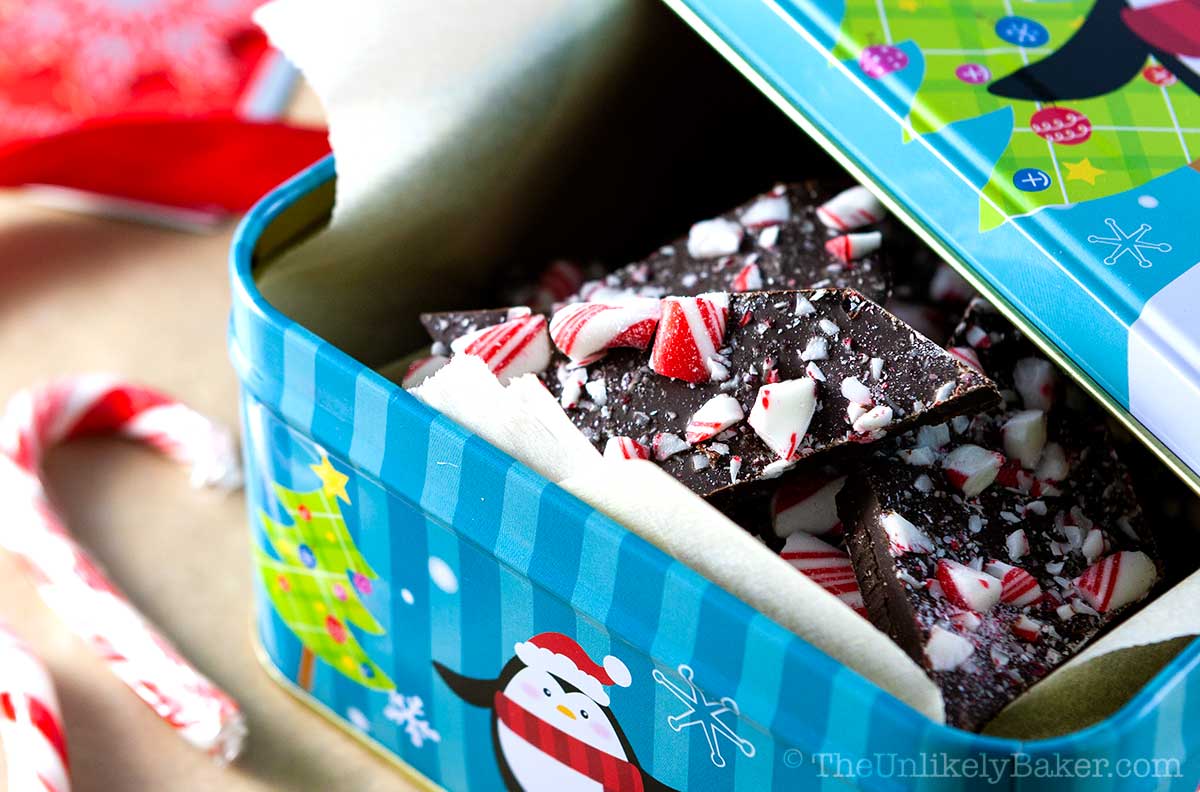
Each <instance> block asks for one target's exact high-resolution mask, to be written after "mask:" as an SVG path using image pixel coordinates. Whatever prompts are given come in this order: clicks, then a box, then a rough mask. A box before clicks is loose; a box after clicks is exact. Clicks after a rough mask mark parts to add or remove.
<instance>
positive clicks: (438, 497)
mask: <svg viewBox="0 0 1200 792" xmlns="http://www.w3.org/2000/svg"><path fill="white" fill-rule="evenodd" d="M333 178H334V168H333V161H332V159H327V160H325V161H323V162H321V163H318V164H317V165H315V166H314V167H313V168H311V169H310V170H308V171H306V172H304V173H302V174H300V175H299V176H298V177H296V178H295V179H293V180H292V181H291V182H289V183H287V184H285V185H283V186H281V187H280V188H279V189H278V190H277V191H275V192H274V193H273V194H272V195H270V196H268V197H267V198H266V199H265V200H264V201H263V202H262V203H261V204H260V205H259V206H258V207H257V208H256V209H255V210H254V211H253V212H252V213H251V214H250V215H249V216H248V217H247V218H246V220H245V221H244V223H243V225H242V227H241V229H240V230H239V232H238V235H237V238H236V240H235V244H234V247H233V251H232V260H231V273H232V281H233V313H232V320H231V328H230V351H231V357H232V359H233V362H234V365H235V368H236V370H237V373H238V376H239V379H240V382H241V400H242V401H241V410H242V420H243V428H244V432H243V438H244V439H243V442H244V452H245V463H246V494H247V500H248V505H249V520H250V525H251V530H252V531H253V534H254V547H255V569H256V586H255V592H256V598H257V603H256V604H257V611H256V612H257V619H256V634H257V639H258V641H259V643H260V649H261V656H262V658H263V661H264V663H265V664H266V665H267V667H268V669H269V670H270V671H271V673H272V674H273V676H275V677H276V678H278V679H279V680H280V681H281V682H283V683H284V684H285V685H286V686H287V687H289V688H290V689H292V690H293V692H295V693H296V694H297V695H299V696H300V697H301V698H303V699H304V700H305V701H307V702H308V703H310V704H312V705H313V706H314V707H315V708H316V709H318V710H319V711H321V712H322V713H323V714H325V715H327V716H329V717H331V718H333V719H335V720H336V721H338V722H339V723H340V724H341V725H342V726H343V727H344V728H346V729H348V730H350V731H352V732H353V733H355V734H356V735H357V736H359V737H361V738H362V739H363V740H364V741H367V742H368V743H370V744H372V745H373V746H374V747H375V748H377V749H378V750H380V751H382V752H384V753H386V754H388V755H389V756H391V757H393V758H395V759H397V760H398V761H399V762H401V763H403V764H404V765H406V766H407V767H409V768H411V769H412V770H413V771H415V772H416V773H418V774H419V775H420V776H423V777H424V778H425V779H427V780H428V781H430V782H432V783H434V784H438V785H441V786H444V787H446V788H448V789H454V790H467V789H470V790H490V789H502V788H504V787H505V785H506V784H508V785H510V786H512V785H513V784H514V783H524V784H525V785H526V786H527V787H529V788H537V783H535V781H531V779H534V780H536V779H539V778H543V777H544V778H548V779H549V778H551V777H550V776H548V775H544V774H542V773H541V772H540V771H539V769H538V765H537V762H539V761H543V760H544V757H541V756H540V755H539V752H538V751H533V752H529V751H526V752H524V753H521V752H517V753H514V752H512V751H511V750H508V749H507V748H506V747H505V744H504V743H503V741H501V740H500V739H498V738H497V737H496V736H495V735H496V731H497V726H496V724H495V707H494V702H495V697H494V694H495V692H496V690H498V689H499V690H501V692H503V685H502V684H500V683H497V682H495V680H497V678H498V677H500V676H501V675H502V673H503V672H504V671H505V669H506V668H508V670H509V671H510V672H511V671H512V670H513V669H514V665H513V664H514V662H517V661H514V657H515V656H516V652H517V648H516V647H517V645H518V644H523V643H525V642H527V641H529V639H531V638H532V637H534V636H537V635H540V634H544V633H555V634H559V635H561V636H565V637H566V638H569V639H571V640H573V641H575V642H576V643H578V645H579V646H580V647H582V649H583V650H584V651H585V652H586V653H587V654H588V655H589V656H590V657H592V658H594V659H596V660H597V661H598V662H599V660H600V658H604V657H606V656H609V655H611V656H612V657H615V658H618V659H619V660H620V661H621V663H622V664H623V665H624V666H625V668H626V669H627V670H628V672H629V673H628V677H629V680H628V681H629V684H628V686H626V687H620V686H618V685H611V686H609V687H608V688H606V692H607V693H608V696H609V699H610V700H609V703H608V706H607V707H603V708H600V707H596V708H593V710H592V717H595V718H600V717H601V715H603V718H604V720H605V722H606V723H608V724H609V725H610V726H611V728H612V729H613V730H614V731H615V732H617V733H619V734H620V735H623V740H622V741H621V746H622V747H621V749H619V751H617V752H618V753H620V754H621V756H620V758H621V759H622V762H616V763H610V765H611V767H613V768H616V770H618V771H620V772H622V773H625V774H626V775H622V776H621V778H622V779H625V780H624V782H622V783H628V784H630V787H629V788H634V786H636V785H637V784H640V786H641V788H643V789H651V788H659V785H661V786H665V787H667V788H673V789H706V790H707V789H713V790H720V789H741V790H763V789H781V790H782V789H788V790H791V789H840V788H846V789H851V788H858V789H867V790H893V789H930V790H934V789H936V790H971V789H995V788H1001V789H1020V790H1034V789H1056V790H1061V789H1078V790H1088V791H1089V792H1093V791H1094V790H1101V789H1120V790H1138V789H1170V790H1188V792H1191V790H1193V789H1194V786H1195V778H1197V777H1200V670H1197V665H1200V642H1197V643H1193V644H1192V645H1191V646H1189V647H1188V648H1187V649H1186V650H1185V651H1184V652H1183V653H1182V654H1180V655H1179V656H1178V657H1177V658H1176V659H1175V660H1174V661H1172V662H1171V664H1170V665H1169V666H1168V667H1167V668H1166V669H1164V670H1163V671H1162V672H1161V673H1160V674H1159V675H1158V676H1157V677H1156V678H1155V679H1154V680H1153V681H1152V682H1151V683H1150V684H1149V685H1148V686H1147V687H1146V688H1145V689H1144V690H1143V691H1142V692H1141V693H1139V694H1138V695H1137V696H1136V697H1135V698H1134V700H1132V701H1131V702H1130V703H1129V704H1128V705H1126V706H1125V707H1124V708H1122V709H1121V710H1120V711H1119V712H1117V713H1116V714H1115V715H1113V716H1112V717H1110V718H1108V719H1107V720H1105V721H1104V722H1102V723H1100V724H1098V725H1096V726H1094V727H1092V728H1089V729H1088V730H1086V731H1085V732H1081V733H1077V734H1073V735H1069V736H1066V737H1063V738H1059V739H1054V740H1045V741H1039V742H1029V743H1022V742H1017V741H1012V740H1001V739H996V738H989V737H982V736H978V735H974V734H969V733H966V732H962V731H959V730H956V729H951V728H947V727H945V726H942V725H939V724H936V723H933V722H932V721H930V720H929V719H928V718H926V717H924V716H922V715H920V714H918V713H917V712H915V711H914V710H912V709H910V708H909V707H907V706H906V705H904V704H902V703H900V702H899V701H898V700H896V699H895V698H893V697H892V696H891V695H889V694H887V693H885V692H883V691H881V690H880V689H879V688H878V687H876V686H875V685H873V684H872V683H869V682H867V681H866V680H864V679H863V678H862V677H860V676H859V675H858V674H856V673H855V672H853V671H851V670H849V669H847V668H845V667H843V666H841V665H839V664H837V663H835V662H834V661H832V660H831V659H830V658H829V657H827V656H826V655H824V654H823V653H822V652H820V651H817V650H815V649H814V648H812V647H811V646H809V645H808V644H806V643H805V642H804V641H802V640H801V639H799V638H797V637H796V636H795V635H793V634H792V633H790V632H788V631H786V630H784V629H783V628H781V627H780V626H778V625H777V624H775V623H774V622H772V621H771V620H769V619H767V618H766V617H764V616H762V615H761V614H758V613H756V612H754V611H752V610H751V609H750V608H749V607H747V606H746V605H745V604H743V603H742V602H741V601H739V600H737V599H735V598H734V597H732V596H731V595H729V594H728V593H726V592H725V591H723V590H722V589H720V588H718V587H717V586H715V585H713V584H712V583H710V582H708V581H707V580H705V579H704V578H702V577H700V576H699V575H697V574H696V573H694V572H692V571H691V570H690V569H688V568H687V567H685V566H683V565H682V564H680V563H679V562H678V561H675V560H674V559H672V558H670V557H668V556H666V555H665V554H663V553H662V552H660V551H659V550H657V549H656V548H654V547H653V546H651V545H649V544H648V543H646V542H644V541H643V540H641V539H640V538H638V537H637V536H635V535H633V534H631V533H629V532H628V531H626V530H625V529H623V528H622V527H621V526H619V525H617V524H615V523H614V522H612V521H611V520H609V519H608V518H606V517H605V516H603V515H602V514H600V513H598V512H596V511H594V510H593V509H591V508H590V507H588V506H587V505H586V504H584V503H582V502H580V501H579V500H577V499H575V498H574V497H573V496H571V495H569V494H567V493H566V492H564V491H562V490H561V489H559V488H558V487H556V486H554V485H552V484H550V483H548V482H547V481H546V480H544V479H543V478H541V477H540V476H539V475H537V474H536V473H534V472H532V471H530V470H529V469H527V468H525V467H524V466H522V465H520V464H519V463H516V462H515V461H514V460H512V459H511V458H510V457H508V456H507V455H505V454H504V453H502V452H500V451H499V450H498V449H496V448H494V447H492V446H490V445H489V444H487V443H485V442H484V441H482V440H481V439H479V438H478V437H476V436H473V435H471V434H470V433H468V432H467V431H465V430H463V429H462V428H460V427H458V426H457V425H456V424H454V423H452V422H451V421H449V420H448V419H446V418H445V417H443V416H441V415H439V414H438V413H436V412H434V411H432V410H430V409H429V408H427V407H425V406H424V405H422V404H421V403H419V402H418V401H417V400H416V399H414V398H413V397H412V396H410V395H409V394H408V393H406V392H405V391H403V390H402V389H401V388H399V387H398V386H396V385H394V384H392V383H390V382H389V381H387V380H385V379H384V378H382V377H381V376H379V375H378V374H377V373H375V372H374V371H373V370H371V369H369V368H368V367H366V366H364V365H362V364H360V363H358V362H357V361H355V360H354V359H352V358H351V357H349V356H348V355H346V354H345V353H343V352H341V351H340V350H339V349H337V348H336V347H335V346H333V345H332V344H330V343H328V342H327V341H325V340H323V339H322V338H319V337H317V336H316V335H314V334H313V333H312V332H310V331H309V330H307V329H306V328H305V327H303V326H301V325H299V324H297V323H295V322H294V321H292V320H291V319H289V318H287V317H286V316H284V315H282V314H281V313H279V312H278V311H276V310H275V309H274V308H273V307H272V306H271V305H270V304H269V303H268V302H267V301H266V300H265V299H264V298H263V296H262V294H261V293H260V291H259V289H258V288H257V286H256V282H255V272H256V266H259V265H261V264H262V263H263V262H264V261H266V260H268V259H269V258H270V257H271V256H273V255H276V254H277V253H278V252H279V251H280V250H282V249H286V248H287V247H288V246H289V245H290V244H292V243H293V242H295V241H297V240H298V239H299V238H300V237H301V236H302V235H303V233H305V232H306V231H308V230H311V229H312V228H313V227H314V226H315V225H319V224H320V222H321V221H322V218H323V217H324V216H326V214H327V212H328V209H329V206H330V204H331V201H332V191H331V190H330V187H331V184H332V180H333ZM306 504H307V505H306ZM301 507H303V508H301ZM448 674H449V675H448ZM459 677H465V678H470V679H472V680H475V681H474V682H473V683H464V682H462V681H461V679H459ZM448 679H456V680H458V682H456V686H451V684H448ZM510 692H512V691H510ZM472 701H474V703H472ZM481 702H482V704H481ZM589 706H590V705H589ZM539 728H542V727H539ZM545 728H546V732H545V734H547V735H549V737H547V738H546V741H545V744H546V745H547V746H548V747H547V748H546V749H545V751H541V752H540V753H549V754H551V755H553V754H554V751H555V748H554V745H553V741H554V740H559V741H560V742H561V744H562V745H565V746H567V747H566V748H562V750H564V751H567V752H568V753H569V751H570V750H578V751H579V756H582V757H583V759H581V760H580V761H581V762H583V765H581V767H583V769H582V770H581V771H579V772H577V773H575V775H570V774H568V775H567V776H565V777H566V778H567V780H566V781H564V780H563V778H562V777H557V780H553V786H555V787H557V788H558V789H556V792H561V789H564V788H566V789H575V788H579V789H585V788H588V789H591V788H598V787H599V785H600V782H598V781H596V780H595V778H596V777H597V776H596V772H603V771H602V770H600V771H595V768H594V767H593V768H592V769H593V770H594V771H595V772H592V774H591V775H589V772H591V771H589V770H588V769H587V767H586V763H587V761H589V757H591V758H593V759H594V756H593V755H592V754H591V753H590V752H588V751H587V750H585V749H578V747H577V746H576V748H572V747H571V746H572V745H573V744H572V743H570V742H569V741H565V740H562V738H559V737H558V734H559V730H557V729H555V728H549V727H545ZM560 748H561V746H560ZM609 755H610V756H611V755H613V754H612V753H610V754H609ZM1155 757H1165V758H1169V759H1171V760H1173V761H1174V764H1172V765H1169V766H1166V767H1165V768H1159V770H1165V771H1166V774H1165V775H1164V774H1163V773H1162V772H1158V773H1156V774H1154V775H1152V774H1149V773H1147V774H1142V773H1141V772H1140V771H1143V770H1148V769H1149V766H1148V765H1146V764H1145V763H1146V762H1149V761H1151V760H1153V759H1154V758H1155ZM1123 760H1124V761H1125V762H1126V764H1121V762H1122V761H1123ZM1139 761H1140V762H1141V763H1142V764H1140V765H1139V764H1135V763H1137V762H1139ZM903 762H910V763H913V762H915V763H919V764H903ZM1080 762H1083V763H1085V764H1080ZM531 763H532V764H531ZM1064 763H1066V764H1065V765H1064ZM1071 763H1074V764H1071ZM602 764H603V763H602ZM547 766H548V765H547ZM530 767H532V768H533V769H532V770H529V768H530ZM1064 767H1065V769H1064ZM1121 767H1124V768H1125V770H1121V769H1120V768H1121ZM1080 768H1085V769H1087V772H1086V773H1083V774H1080V772H1079V769H1080ZM630 773H632V774H634V775H636V777H637V782H633V781H630V780H629V778H630V777H631V776H630V775H629V774H630ZM514 779H516V781H514ZM522 779H523V780H522ZM610 780H611V779H610ZM547 783H550V781H548V782H547ZM622 783H616V782H613V783H611V784H610V786H622ZM547 788H549V787H547Z"/></svg>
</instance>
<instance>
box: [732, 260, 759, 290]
mask: <svg viewBox="0 0 1200 792" xmlns="http://www.w3.org/2000/svg"><path fill="white" fill-rule="evenodd" d="M762 287H763V278H762V270H760V269H759V268H758V265H757V264H755V263H754V262H753V261H751V262H749V263H747V264H746V265H745V266H743V267H742V268H741V270H739V271H738V274H737V275H735V276H733V283H732V284H731V285H730V288H732V289H733V291H735V292H748V291H759V290H760V289H762Z"/></svg>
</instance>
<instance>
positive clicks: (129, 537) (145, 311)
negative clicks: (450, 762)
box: [0, 95, 410, 792]
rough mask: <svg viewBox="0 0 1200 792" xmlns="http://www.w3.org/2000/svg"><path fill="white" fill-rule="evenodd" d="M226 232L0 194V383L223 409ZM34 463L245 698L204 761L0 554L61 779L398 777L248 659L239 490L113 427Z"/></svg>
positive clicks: (126, 783) (83, 791)
mask: <svg viewBox="0 0 1200 792" xmlns="http://www.w3.org/2000/svg"><path fill="white" fill-rule="evenodd" d="M294 115H296V116H298V117H300V118H304V119H309V120H311V119H313V118H315V117H318V116H319V108H317V106H316V103H315V102H314V101H313V100H312V99H311V98H310V97H308V96H307V95H305V96H302V97H301V98H300V99H299V101H298V103H297V107H296V109H295V112H294ZM232 233H233V227H232V225H230V226H229V227H227V228H223V229H221V230H219V231H218V232H215V233H212V234H210V235H189V234H184V233H178V232H172V231H166V230H161V229H155V228H149V227H146V226H141V225H135V224H130V223H122V222H116V221H111V220H104V219H100V218H95V217H85V216H80V215H73V214H69V213H65V212H60V211H54V210H50V209H45V208H40V207H36V206H32V205H30V204H29V203H28V202H27V201H26V200H24V199H22V198H21V197H20V196H16V195H3V196H0V273H2V276H0V277H2V280H0V283H2V284H3V287H2V288H0V361H3V364H2V365H0V399H3V400H7V398H8V396H9V395H10V394H11V393H12V392H13V391H14V390H16V389H17V388H20V387H23V386H25V385H28V384H32V383H35V382H38V381H41V380H44V379H46V378H49V377H53V376H56V375H63V374H71V373H79V372H89V371H109V372H113V373H117V374H120V375H122V376H126V377H128V378H131V379H133V380H136V381H141V382H144V383H146V384H150V385H153V386H155V387H158V388H161V389H163V390H166V391H167V392H169V393H171V394H173V395H175V396H177V397H179V398H181V399H183V400H185V401H186V402H188V403H189V404H191V405H192V406H194V407H196V408H198V409H200V410H201V411H203V412H205V413H208V414H210V415H212V416H213V417H215V418H217V419H219V420H221V421H224V422H227V423H229V424H231V425H235V424H236V422H237V403H236V388H237V384H236V381H235V378H234V376H233V372H232V371H231V369H230V366H229V364H228V362H227V360H226V353H225V325H226V320H227V316H228V311H229V286H228V278H227V275H226V255H227V251H228V247H229V240H230V237H231V235H232ZM48 477H49V483H50V493H51V497H52V498H53V500H54V502H55V503H56V504H57V505H58V506H59V508H60V509H61V511H62V512H63V513H64V514H65V516H66V520H67V523H68V525H70V527H71V528H72V529H73V531H74V533H75V534H76V535H77V536H78V537H80V538H81V541H82V542H83V544H84V545H85V546H87V547H88V548H90V549H91V550H92V551H93V552H94V554H95V556H96V557H97V558H98V559H99V560H100V562H101V563H102V564H103V565H104V566H105V567H106V568H107V569H108V570H109V572H110V573H111V575H112V577H113V578H114V579H115V580H116V581H117V582H118V584H119V585H120V586H121V587H123V588H124V590H125V591H126V592H127V593H128V594H129V596H130V597H131V598H132V599H133V600H134V602H135V603H136V604H137V605H138V606H140V607H141V609H142V610H143V612H144V613H146V614H147V615H148V616H149V617H150V618H151V619H152V620H153V621H154V622H156V623H157V624H158V625H160V626H161V628H162V629H163V632H164V633H165V634H166V635H167V636H169V637H170V638H171V639H173V640H174V641H175V642H176V644H177V646H178V647H179V648H180V650H181V651H182V652H183V653H184V654H185V655H186V656H188V657H189V658H191V659H192V660H193V661H194V662H195V663H196V665H197V666H199V668H200V669H201V670H202V671H204V672H205V673H207V674H208V675H209V676H210V677H212V678H213V679H214V680H215V681H216V682H217V683H218V684H220V685H222V686H223V687H224V688H225V689H226V690H227V691H229V692H230V693H231V694H232V695H233V696H234V697H235V698H236V699H237V700H238V701H239V702H241V704H242V706H243V708H244V711H245V714H246V717H247V720H248V723H249V728H250V737H249V741H248V742H247V745H246V749H245V752H244V755H243V757H242V758H241V759H240V760H239V761H238V762H237V763H236V764H235V765H234V766H233V767H231V768H226V769H221V768H218V767H217V766H216V765H214V764H213V763H212V762H211V761H209V760H208V759H207V758H206V757H205V756H203V755H201V754H200V753H199V752H197V751H196V750H194V749H192V748H190V747H189V746H187V745H186V744H184V743H183V742H182V741H181V740H180V739H179V737H178V736H176V735H175V733H174V732H172V731H171V730H170V729H169V728H168V727H167V726H166V725H165V724H163V723H162V722H160V721H159V720H158V719H157V718H156V717H155V715H154V714H153V713H152V712H151V711H150V709H149V708H148V707H146V706H145V705H144V704H142V703H141V702H140V701H139V700H138V699H136V698H135V697H134V696H133V695H132V694H131V693H130V692H129V691H128V690H127V689H126V688H124V687H123V686H122V685H121V684H120V683H119V682H118V681H117V680H116V678H115V677H113V676H112V674H110V673H109V672H108V671H107V669H106V668H105V666H104V665H103V664H102V663H101V662H100V661H99V660H98V659H97V658H96V657H95V656H94V655H93V654H91V652H90V651H89V650H88V649H87V648H86V647H84V646H83V645H82V644H81V643H80V642H79V641H78V640H77V639H75V638H74V637H72V636H71V635H70V634H68V633H66V632H65V631H64V629H63V628H61V627H60V625H59V624H58V623H57V622H56V621H55V619H54V617H53V616H52V615H51V614H50V612H49V611H48V610H47V609H46V608H45V607H44V606H43V605H42V604H41V602H40V600H39V599H38V598H37V596H36V594H35V592H34V590H33V588H32V586H31V585H30V584H29V582H28V581H27V580H26V578H25V576H24V574H23V572H22V571H21V569H20V568H19V567H18V566H17V565H16V564H15V563H14V562H13V561H12V559H11V558H9V557H8V556H7V555H5V554H2V553H0V618H3V619H5V620H7V621H9V622H10V623H11V624H12V625H13V626H14V628H15V629H16V631H17V632H18V633H20V634H21V635H22V636H23V637H25V638H26V639H27V640H28V641H29V642H30V643H31V644H32V645H33V646H34V648H35V649H36V650H37V651H38V652H39V653H40V654H41V656H42V657H43V658H44V659H45V661H46V662H47V664H48V665H49V667H50V669H51V672H52V673H53V675H54V681H55V683H56V685H57V688H58V694H59V697H60V699H61V703H62V707H63V716H64V718H65V720H66V730H67V740H68V747H69V751H70V756H71V764H72V780H73V788H74V789H75V790H78V792H89V790H103V791H104V792H126V791H130V792H132V791H133V790H137V791H138V792H142V791H143V790H166V789H170V790H175V792H184V791H185V790H216V789H221V790H230V792H233V791H235V790H236V791H238V792H240V791H241V790H266V789H297V790H310V789H311V790H339V791H340V790H356V791H357V790H384V789H387V790H396V789H399V790H405V789H408V788H410V786H409V785H408V784H407V783H406V782H405V781H404V779H403V778H402V776H401V775H400V774H399V773H397V772H396V771H395V770H394V769H393V768H392V767H391V766H390V765H389V764H387V763H386V762H384V761H383V760H381V759H379V758H377V757H376V756H375V755H374V754H372V753H371V752H369V751H367V750H366V749H364V748H362V747H361V746H360V745H359V744H358V743H356V742H355V741H354V740H352V739H351V738H349V737H347V736H346V735H344V734H343V733H341V732H340V731H338V730H337V729H335V728H333V727H331V726H329V725H328V724H327V723H326V722H325V721H324V720H322V719H320V718H319V717H317V716H316V715H314V714H313V713H312V712H311V711H310V710H308V709H307V708H306V707H304V706H303V705H301V704H299V703H298V702H297V701H295V700H294V699H293V698H292V697H291V696H290V695H289V694H287V693H285V692H284V691H282V690H281V689H280V688H278V687H276V686H275V684H274V683H273V682H271V680H270V679H269V678H268V677H267V675H266V674H265V673H264V672H263V670H262V669H261V668H260V666H259V665H258V662H257V661H256V659H255V657H254V654H253V651H252V648H251V642H250V635H251V614H250V605H251V601H250V596H251V595H250V591H251V585H250V580H251V578H250V572H251V569H250V551H249V531H248V529H247V523H246V514H245V503H244V501H243V499H242V497H241V496H240V495H232V496H227V495H220V494H217V493H214V492H208V491H194V490H192V489H191V488H190V487H189V486H188V482H187V476H186V474H185V472H184V471H183V470H181V469H179V468H178V467H177V466H175V465H174V464H172V463H170V462H167V461H165V460H163V459H162V458H160V457H158V456H156V455H155V454H153V453H151V452H149V451H147V450H145V449H142V448H138V447H135V446H131V445H128V444H122V443H119V442H114V441H103V440H96V441H82V442H77V443H74V444H72V445H70V446H68V447H65V448H63V449H61V450H59V451H56V452H54V453H53V454H51V456H50V458H49V461H48ZM0 761H2V760H0ZM2 784H3V774H0V785H2Z"/></svg>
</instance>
